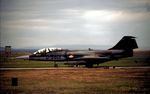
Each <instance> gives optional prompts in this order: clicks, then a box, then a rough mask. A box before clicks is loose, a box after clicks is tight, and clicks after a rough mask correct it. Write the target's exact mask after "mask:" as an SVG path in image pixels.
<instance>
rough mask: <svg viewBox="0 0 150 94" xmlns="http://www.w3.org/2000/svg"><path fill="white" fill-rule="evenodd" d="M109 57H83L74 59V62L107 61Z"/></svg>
mask: <svg viewBox="0 0 150 94" xmlns="http://www.w3.org/2000/svg"><path fill="white" fill-rule="evenodd" d="M109 59H110V57H108V56H105V57H100V56H83V57H79V58H75V59H74V60H109Z"/></svg>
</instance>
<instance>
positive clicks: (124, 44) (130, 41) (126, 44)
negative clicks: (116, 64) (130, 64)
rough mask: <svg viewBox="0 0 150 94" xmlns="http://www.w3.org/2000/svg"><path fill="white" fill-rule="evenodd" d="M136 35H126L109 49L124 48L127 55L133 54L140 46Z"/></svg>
mask: <svg viewBox="0 0 150 94" xmlns="http://www.w3.org/2000/svg"><path fill="white" fill-rule="evenodd" d="M135 38H136V37H133V36H124V37H123V38H122V39H121V40H120V41H119V42H118V43H117V44H116V45H115V46H114V47H112V48H110V49H109V50H124V51H125V55H126V56H133V49H136V48H138V46H137V43H136V40H135Z"/></svg>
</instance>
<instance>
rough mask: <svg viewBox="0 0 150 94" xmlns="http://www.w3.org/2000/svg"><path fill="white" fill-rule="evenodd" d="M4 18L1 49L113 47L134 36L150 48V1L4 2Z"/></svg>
mask: <svg viewBox="0 0 150 94" xmlns="http://www.w3.org/2000/svg"><path fill="white" fill-rule="evenodd" d="M0 17H1V18H0V43H1V46H6V45H11V46H12V47H13V48H27V47H41V46H43V47H44V46H46V47H47V46H55V45H99V46H108V47H111V46H114V45H115V44H116V43H117V42H118V41H119V40H120V39H121V38H122V37H123V36H126V35H130V36H135V37H137V43H138V45H139V48H140V49H150V37H149V36H150V0H0ZM106 49H107V48H106Z"/></svg>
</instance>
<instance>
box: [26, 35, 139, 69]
mask: <svg viewBox="0 0 150 94" xmlns="http://www.w3.org/2000/svg"><path fill="white" fill-rule="evenodd" d="M136 48H138V46H137V43H136V40H135V37H133V36H124V37H123V38H122V39H121V40H120V41H119V42H118V43H117V44H116V45H115V46H114V47H112V48H110V49H108V50H91V49H89V50H68V49H62V48H44V49H40V50H38V51H36V52H34V53H33V54H32V55H30V56H29V60H46V61H72V63H71V64H74V65H86V67H88V68H91V67H93V65H94V64H100V63H104V62H107V61H111V60H116V59H120V58H125V57H131V56H133V49H136ZM65 64H70V63H65Z"/></svg>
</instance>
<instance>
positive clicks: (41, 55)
mask: <svg viewBox="0 0 150 94" xmlns="http://www.w3.org/2000/svg"><path fill="white" fill-rule="evenodd" d="M67 51H68V50H67V49H62V48H43V49H40V50H37V51H36V52H34V53H33V54H32V55H30V56H29V59H30V60H54V59H56V58H57V59H58V60H60V57H61V58H62V56H63V57H64V56H65V55H66V52H67Z"/></svg>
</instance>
